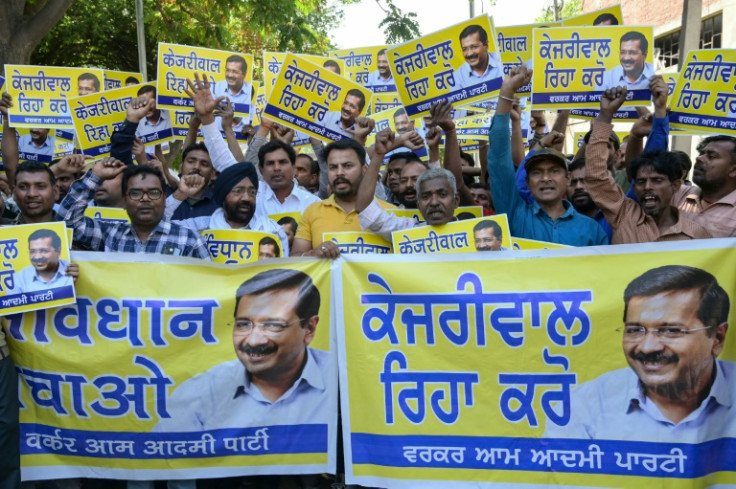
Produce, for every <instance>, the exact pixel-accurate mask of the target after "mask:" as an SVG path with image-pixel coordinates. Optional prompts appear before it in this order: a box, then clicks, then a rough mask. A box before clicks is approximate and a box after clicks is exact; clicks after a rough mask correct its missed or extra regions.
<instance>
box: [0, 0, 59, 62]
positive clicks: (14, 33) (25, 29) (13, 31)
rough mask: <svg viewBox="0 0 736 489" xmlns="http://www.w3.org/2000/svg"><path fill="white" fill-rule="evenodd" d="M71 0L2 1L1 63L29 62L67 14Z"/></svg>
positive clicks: (0, 28) (0, 20)
mask: <svg viewBox="0 0 736 489" xmlns="http://www.w3.org/2000/svg"><path fill="white" fill-rule="evenodd" d="M71 4H72V0H46V1H45V2H43V1H38V2H36V3H35V4H33V5H26V2H25V0H0V11H1V12H2V15H1V16H0V65H4V64H28V62H29V61H30V59H31V53H32V52H33V50H34V49H35V48H36V46H38V43H40V42H41V40H42V39H43V37H44V36H45V35H46V34H48V32H49V31H50V30H51V28H52V27H54V25H56V23H57V22H59V20H60V19H61V18H62V17H63V16H64V13H65V12H66V11H67V9H68V8H69V6H70V5H71Z"/></svg>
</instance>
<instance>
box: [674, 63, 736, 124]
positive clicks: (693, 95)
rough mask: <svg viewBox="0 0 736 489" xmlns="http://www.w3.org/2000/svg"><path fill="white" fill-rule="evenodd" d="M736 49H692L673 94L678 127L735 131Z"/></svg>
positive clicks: (675, 120) (675, 119) (675, 118)
mask: <svg viewBox="0 0 736 489" xmlns="http://www.w3.org/2000/svg"><path fill="white" fill-rule="evenodd" d="M734 79H736V49H702V50H699V51H690V52H689V53H688V55H687V58H686V60H685V64H684V66H683V68H682V71H681V72H680V77H679V79H678V80H677V84H676V87H675V92H674V93H673V94H672V100H671V106H672V111H671V112H670V114H669V116H670V123H671V124H672V127H674V128H678V129H690V130H699V131H704V132H714V133H718V134H723V133H726V134H736V93H735V92H734V89H733V81H734Z"/></svg>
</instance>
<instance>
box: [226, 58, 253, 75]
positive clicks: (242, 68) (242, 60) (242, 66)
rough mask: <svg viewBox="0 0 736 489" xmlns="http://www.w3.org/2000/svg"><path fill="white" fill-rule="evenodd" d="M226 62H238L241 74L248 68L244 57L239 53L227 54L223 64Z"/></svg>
mask: <svg viewBox="0 0 736 489" xmlns="http://www.w3.org/2000/svg"><path fill="white" fill-rule="evenodd" d="M228 63H240V71H242V72H243V74H245V72H246V71H247V70H248V63H246V62H245V58H243V57H242V56H240V55H239V54H232V55H230V56H228V57H227V59H226V60H225V65H227V64H228ZM226 68H227V66H226Z"/></svg>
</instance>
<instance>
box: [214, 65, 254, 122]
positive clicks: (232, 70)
mask: <svg viewBox="0 0 736 489" xmlns="http://www.w3.org/2000/svg"><path fill="white" fill-rule="evenodd" d="M247 72H248V63H247V62H246V61H245V58H243V57H242V56H239V55H237V54H233V55H231V56H230V57H228V58H227V59H226V60H225V79H224V80H221V81H218V82H217V83H215V85H214V86H213V87H212V95H213V96H214V97H215V98H217V97H220V96H222V95H224V96H226V97H227V98H228V99H229V100H230V102H231V103H232V104H233V107H236V104H238V105H240V104H249V103H250V101H251V91H252V89H253V87H252V85H251V83H250V82H247V81H245V76H246V74H247ZM237 111H238V108H237V107H236V112H237Z"/></svg>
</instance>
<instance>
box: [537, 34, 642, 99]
mask: <svg viewBox="0 0 736 489" xmlns="http://www.w3.org/2000/svg"><path fill="white" fill-rule="evenodd" d="M533 55H534V57H533V64H534V74H533V76H532V84H533V86H534V93H533V94H532V105H533V106H534V109H552V108H554V109H595V108H600V98H601V95H602V94H603V91H604V90H606V89H608V88H612V87H615V86H619V85H624V86H626V87H627V88H628V90H629V91H628V95H627V97H626V101H625V102H624V106H627V107H631V106H636V105H649V100H650V99H651V93H650V92H649V79H650V78H651V76H652V75H654V65H653V63H654V34H653V28H652V27H651V26H619V27H555V28H551V29H535V30H534V53H533Z"/></svg>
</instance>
